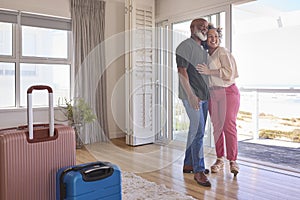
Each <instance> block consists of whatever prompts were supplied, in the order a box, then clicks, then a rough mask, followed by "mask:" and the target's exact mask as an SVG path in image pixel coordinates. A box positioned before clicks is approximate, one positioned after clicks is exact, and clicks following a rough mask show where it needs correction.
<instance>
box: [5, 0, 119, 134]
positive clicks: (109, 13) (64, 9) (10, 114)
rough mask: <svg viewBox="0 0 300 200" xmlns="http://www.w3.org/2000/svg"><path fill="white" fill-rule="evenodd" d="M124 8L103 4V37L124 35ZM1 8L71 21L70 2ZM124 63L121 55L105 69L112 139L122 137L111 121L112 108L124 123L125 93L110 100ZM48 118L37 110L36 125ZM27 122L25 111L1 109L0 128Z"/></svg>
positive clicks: (34, 1)
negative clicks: (69, 19) (104, 5)
mask: <svg viewBox="0 0 300 200" xmlns="http://www.w3.org/2000/svg"><path fill="white" fill-rule="evenodd" d="M124 6H125V3H124V1H123V0H108V1H106V16H105V17H106V22H105V38H111V37H113V36H114V35H115V34H118V33H121V32H124V30H125V24H124V21H125V20H124V12H125V11H124ZM0 8H4V9H11V10H20V11H27V12H32V13H40V14H45V15H53V16H59V17H67V18H70V8H69V0H1V1H0ZM121 46H122V45H120V44H115V45H113V46H112V45H110V46H108V47H107V48H108V50H110V51H111V50H113V49H114V48H120V47H121ZM124 63H125V59H124V56H121V57H118V58H116V59H114V60H113V61H112V62H111V63H109V65H108V66H107V77H108V78H107V80H108V87H107V93H108V95H107V101H108V105H107V108H108V109H107V110H108V121H109V132H110V137H111V138H114V137H119V136H122V131H121V130H120V129H119V127H118V126H117V124H116V123H115V120H114V118H113V114H112V112H111V110H112V109H114V110H118V123H121V124H125V106H124V98H125V93H124V90H118V98H117V99H116V100H114V101H111V95H112V91H113V90H114V85H115V83H116V82H117V81H118V80H119V78H120V77H122V76H123V74H124V73H125V67H124ZM124 88H125V86H124ZM111 102H113V103H111ZM56 115H57V112H56ZM47 116H48V115H47V109H36V112H35V113H34V118H35V122H47V120H48V118H47ZM26 123H27V117H26V109H9V110H3V109H2V110H0V128H8V127H14V126H19V125H24V124H26Z"/></svg>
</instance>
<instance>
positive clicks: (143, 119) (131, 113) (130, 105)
mask: <svg viewBox="0 0 300 200" xmlns="http://www.w3.org/2000/svg"><path fill="white" fill-rule="evenodd" d="M125 29H126V33H125V36H126V39H125V48H126V54H125V63H126V86H125V87H126V101H127V103H126V132H127V134H126V144H128V145H132V146H136V145H142V144H148V143H153V142H154V139H155V137H154V135H155V120H154V118H155V111H154V110H155V109H154V105H155V103H154V101H155V73H154V71H155V70H154V30H153V29H154V0H126V2H125Z"/></svg>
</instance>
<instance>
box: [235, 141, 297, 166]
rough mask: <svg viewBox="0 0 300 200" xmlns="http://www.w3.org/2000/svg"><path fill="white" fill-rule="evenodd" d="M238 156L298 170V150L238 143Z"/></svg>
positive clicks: (244, 142) (243, 142)
mask: <svg viewBox="0 0 300 200" xmlns="http://www.w3.org/2000/svg"><path fill="white" fill-rule="evenodd" d="M238 148H239V156H240V157H244V158H250V159H255V160H259V161H263V162H269V163H272V164H277V165H281V166H283V167H284V166H287V167H291V168H294V169H297V170H299V166H300V148H290V147H280V146H271V145H263V144H254V143H249V142H246V141H239V142H238Z"/></svg>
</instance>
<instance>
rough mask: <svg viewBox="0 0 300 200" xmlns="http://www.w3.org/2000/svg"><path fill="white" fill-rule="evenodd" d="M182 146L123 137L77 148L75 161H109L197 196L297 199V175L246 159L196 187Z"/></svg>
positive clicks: (210, 157) (209, 155) (208, 153)
mask: <svg viewBox="0 0 300 200" xmlns="http://www.w3.org/2000/svg"><path fill="white" fill-rule="evenodd" d="M184 149H185V144H183V143H182V142H175V141H173V142H171V143H169V144H168V145H165V146H163V145H157V144H149V145H144V146H138V147H130V146H127V145H126V144H125V141H124V139H114V140H112V141H111V142H110V143H95V144H91V145H86V146H85V148H84V149H80V150H77V163H78V164H79V163H86V162H91V161H95V160H101V161H109V162H112V163H114V164H117V165H118V166H119V167H120V168H121V170H122V171H131V172H135V173H136V174H137V175H139V176H141V177H143V178H145V179H147V180H149V181H152V182H156V183H157V184H165V185H166V186H167V187H168V188H172V189H175V190H177V191H180V192H182V193H186V194H188V195H191V196H193V197H194V198H196V199H220V200H221V199H222V200H223V199H242V200H244V199H245V200H248V199H255V200H257V199H268V200H269V199H272V200H273V199H288V200H294V199H295V200H296V199H299V191H300V174H298V173H294V172H288V171H283V170H280V169H276V168H272V167H267V166H263V165H258V164H253V163H249V162H245V161H239V164H240V173H239V174H238V175H237V177H233V175H232V174H231V173H230V172H229V165H228V163H226V165H225V169H224V171H223V172H221V173H218V174H211V173H210V174H209V175H208V178H209V180H210V181H211V183H212V187H211V188H205V187H202V186H199V185H197V183H196V182H195V181H194V179H193V174H183V173H182V163H183V156H184ZM214 159H215V155H214V151H213V150H212V149H209V148H205V162H206V166H207V167H208V168H209V166H210V165H211V164H212V163H213V162H214Z"/></svg>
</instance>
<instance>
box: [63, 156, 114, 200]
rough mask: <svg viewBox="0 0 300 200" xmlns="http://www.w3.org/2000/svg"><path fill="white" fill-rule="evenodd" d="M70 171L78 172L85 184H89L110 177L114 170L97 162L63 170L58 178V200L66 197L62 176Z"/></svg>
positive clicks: (105, 164)
mask: <svg viewBox="0 0 300 200" xmlns="http://www.w3.org/2000/svg"><path fill="white" fill-rule="evenodd" d="M70 171H80V173H81V175H82V179H83V180H84V181H86V182H90V181H97V180H101V179H104V178H106V177H109V176H111V175H112V174H113V173H114V168H113V167H112V166H111V163H109V162H101V161H97V162H92V163H87V164H85V165H79V166H74V167H69V168H67V169H65V170H64V171H63V172H62V173H61V174H60V177H59V188H60V192H59V193H60V196H59V197H60V200H64V199H65V197H66V189H67V188H66V184H65V183H64V176H65V175H66V174H67V173H68V172H70Z"/></svg>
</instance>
